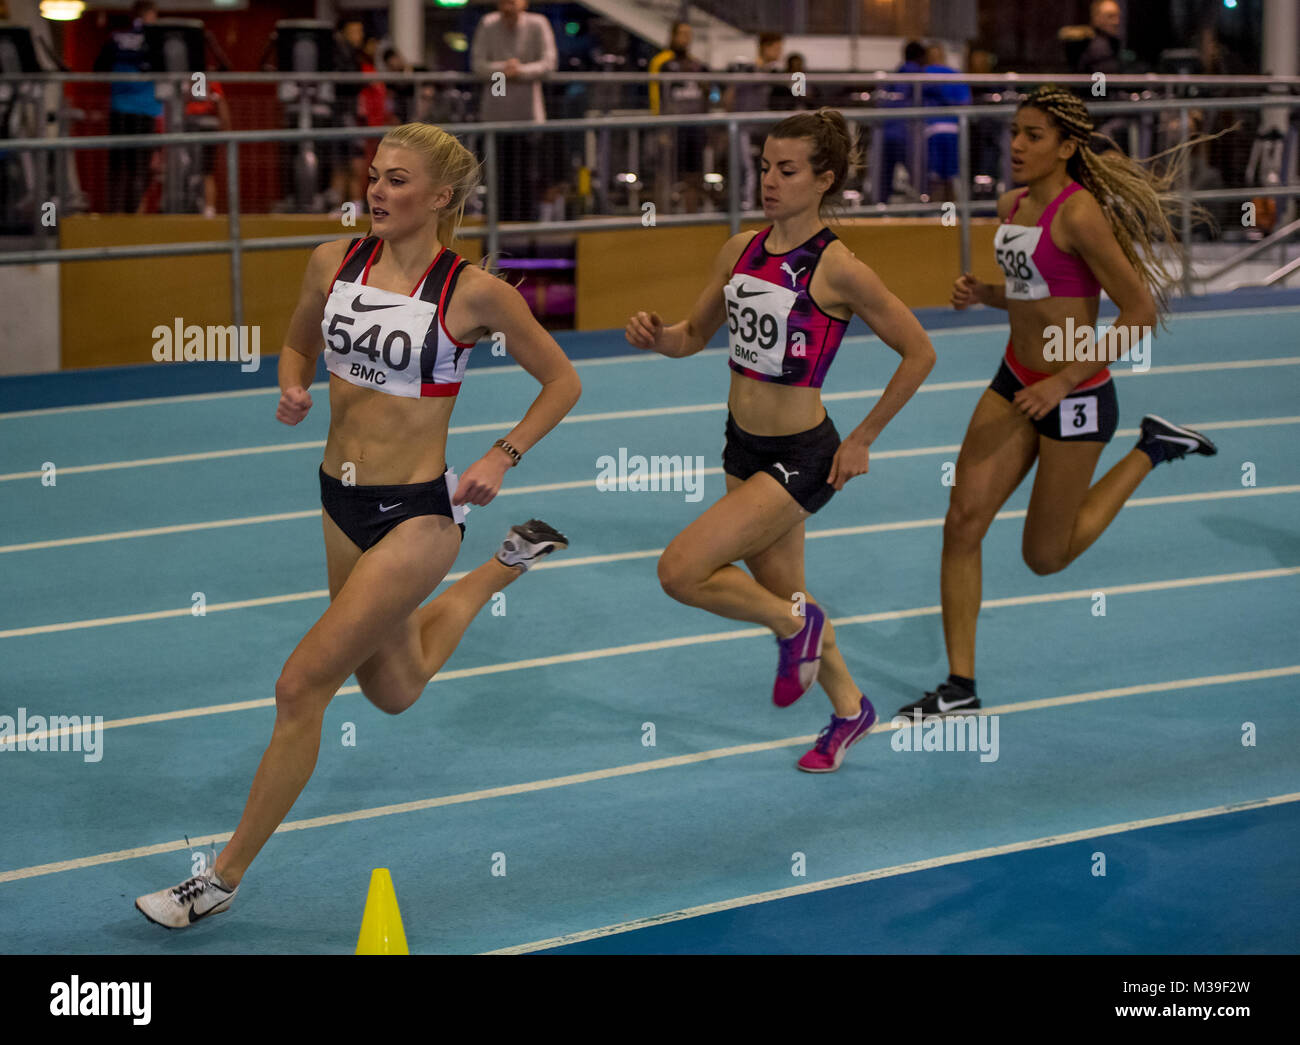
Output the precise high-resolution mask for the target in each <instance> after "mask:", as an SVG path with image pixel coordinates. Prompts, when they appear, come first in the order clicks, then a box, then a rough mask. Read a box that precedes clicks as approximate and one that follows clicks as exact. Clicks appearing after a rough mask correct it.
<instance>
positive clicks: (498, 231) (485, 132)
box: [0, 73, 1300, 325]
mask: <svg viewBox="0 0 1300 1045" xmlns="http://www.w3.org/2000/svg"><path fill="white" fill-rule="evenodd" d="M245 75H247V76H260V75H264V74H245ZM434 75H438V74H434ZM444 75H445V74H444ZM632 75H635V74H632ZM881 75H882V77H884V78H888V79H889V80H890V81H891V82H893V81H895V80H902V79H904V77H903V76H902V74H895V73H886V74H881ZM697 76H698V74H697ZM710 76H711V77H712V76H713V74H710ZM61 78H64V79H67V78H70V77H68V76H67V75H66V74H62V76H61ZM113 78H114V79H116V78H117V77H113ZM128 78H129V74H128ZM224 79H233V77H223V80H224ZM279 79H283V77H279ZM641 79H643V80H644V77H641ZM750 79H753V77H752V76H751V77H750ZM766 79H771V78H770V77H767V78H766ZM810 79H811V77H810ZM922 79H929V80H935V81H939V82H945V83H951V82H952V78H951V77H923V78H922ZM966 79H968V80H976V79H980V78H978V77H970V78H966ZM985 79H987V78H985ZM992 79H995V80H997V81H998V82H1006V81H1007V80H1008V77H1007V76H1002V77H994V78H992ZM1022 79H1023V80H1024V81H1027V80H1029V79H1031V78H1029V77H1025V78H1022ZM1038 79H1043V80H1047V81H1052V80H1054V79H1055V80H1060V79H1062V78H1052V77H1043V78H1038ZM1080 79H1084V80H1087V81H1089V82H1091V81H1090V78H1087V77H1083V78H1080ZM1116 79H1119V78H1116ZM1130 79H1132V78H1130ZM1137 79H1141V80H1146V79H1147V78H1137ZM1164 79H1165V80H1170V79H1174V80H1177V81H1178V82H1179V83H1185V82H1186V81H1192V80H1196V79H1198V78H1196V77H1186V78H1182V77H1179V78H1164ZM1202 79H1204V78H1202ZM1216 82H1218V83H1219V86H1222V83H1221V81H1216ZM1268 82H1269V83H1271V84H1274V85H1276V83H1277V81H1271V80H1270V81H1268ZM1284 86H1297V87H1300V78H1294V84H1292V83H1290V82H1288V83H1287V84H1285V85H1284ZM1240 108H1253V109H1258V110H1269V109H1282V110H1284V115H1285V117H1286V119H1287V124H1288V126H1289V127H1290V136H1289V145H1288V148H1289V149H1290V150H1291V157H1294V155H1295V138H1296V127H1295V122H1294V119H1293V116H1294V111H1295V110H1296V109H1297V108H1300V98H1297V97H1291V96H1289V95H1255V96H1247V97H1232V98H1210V97H1201V98H1196V99H1187V98H1171V99H1166V100H1150V101H1139V102H1132V101H1127V102H1096V103H1092V104H1090V106H1089V109H1090V111H1092V112H1093V113H1095V114H1096V115H1097V116H1098V117H1105V116H1108V115H1111V114H1114V115H1137V114H1160V113H1177V114H1179V129H1180V135H1181V138H1182V140H1186V138H1187V136H1188V132H1189V130H1190V119H1189V112H1190V110H1191V109H1196V110H1198V111H1200V112H1203V113H1210V112H1215V111H1218V110H1227V109H1240ZM840 111H841V112H842V113H843V115H844V117H845V118H846V120H848V121H849V122H850V123H853V124H859V125H865V126H866V127H871V126H872V125H874V124H877V123H881V122H884V121H896V120H905V121H924V120H934V119H935V118H937V117H944V118H950V119H951V120H952V121H954V122H955V123H956V124H957V155H958V161H959V170H958V173H957V177H956V179H955V192H956V199H955V200H952V201H950V203H951V204H952V205H954V211H953V213H955V216H956V218H957V225H958V231H959V237H958V239H959V251H960V263H961V268H962V271H967V270H969V268H970V258H971V243H970V219H971V218H972V217H973V216H974V215H975V214H976V212H979V213H988V212H990V211H992V210H994V209H995V207H996V203H995V201H993V200H986V201H979V200H974V199H972V195H971V163H970V152H971V150H970V144H971V124H972V121H975V120H984V119H991V120H999V121H1003V122H1007V121H1009V119H1010V117H1011V116H1012V114H1013V113H1014V106H1012V105H1007V104H1002V105H963V106H948V107H942V106H908V107H899V108H885V109H882V108H846V109H841V110H840ZM787 115H789V113H788V112H767V113H752V114H745V115H741V114H735V113H719V114H711V115H700V116H669V117H663V116H660V117H655V116H648V115H645V116H607V117H600V118H595V119H590V118H589V119H568V120H551V121H547V122H545V123H541V124H534V123H523V124H521V123H463V124H447V125H444V129H445V130H447V131H449V132H451V133H453V134H457V135H468V134H473V135H478V136H481V137H482V138H483V144H484V151H483V152H484V154H483V159H484V161H485V170H486V177H485V179H484V182H485V186H486V214H485V218H486V224H485V225H484V226H481V227H474V226H469V227H462V229H461V230H460V235H461V236H462V237H465V238H483V239H485V240H486V241H487V242H486V252H487V254H488V255H489V256H495V255H497V254H498V253H499V251H500V244H501V239H502V237H503V236H505V235H513V234H517V233H518V234H538V233H557V232H565V233H576V232H583V231H589V230H609V229H619V228H636V227H641V226H642V225H643V224H644V223H643V220H642V217H641V215H640V214H635V215H627V216H625V217H616V216H610V217H600V218H588V219H581V220H572V221H543V222H519V223H504V224H503V223H501V222H498V221H497V220H496V219H497V214H498V202H499V201H498V198H497V195H498V191H497V186H498V180H497V165H498V144H499V140H500V138H501V137H502V136H508V135H518V134H537V133H542V134H563V133H566V132H572V131H582V132H592V133H595V134H597V135H600V134H610V133H613V132H616V131H620V130H629V131H630V130H636V129H644V128H665V127H671V128H677V127H696V126H700V127H715V128H725V130H726V137H727V158H728V167H727V169H728V172H729V176H728V179H727V181H728V194H727V211H726V214H725V220H726V222H727V224H728V227H729V229H730V231H731V232H732V233H733V234H734V233H736V232H738V231H739V230H740V225H741V222H742V221H744V220H761V219H762V217H763V212H762V211H761V210H742V208H741V199H740V179H739V178H738V177H736V176H735V175H734V172H736V171H737V170H738V167H739V162H740V159H741V157H740V134H741V129H742V127H746V126H754V125H764V124H771V123H772V122H774V121H776V120H779V119H781V118H783V117H785V116H787ZM1097 122H1098V124H1100V123H1102V122H1103V121H1102V120H1101V119H1098V120H1097ZM389 129H391V128H388V127H366V128H357V127H341V128H314V129H310V130H264V131H238V132H234V131H232V132H202V133H181V134H165V135H156V134H150V135H134V136H94V137H76V138H65V139H53V138H23V139H8V140H0V149H3V150H4V151H8V152H18V153H62V152H66V151H70V150H84V149H101V148H131V147H134V148H148V149H156V148H159V147H165V146H172V145H175V146H185V145H217V144H223V145H225V146H226V147H227V148H226V170H225V177H226V190H227V193H228V202H229V207H228V211H229V212H228V235H227V238H226V239H225V240H213V241H204V242H195V243H171V244H143V245H136V246H121V247H95V248H82V249H53V246H52V238H53V230H51V229H42V230H38V231H39V232H40V233H41V234H42V235H43V237H44V239H45V245H44V246H43V247H42V248H39V249H35V250H24V251H9V252H0V265H16V264H34V263H48V262H61V261H86V260H104V259H111V258H141V257H165V256H176V255H191V254H220V253H228V254H229V255H230V279H231V313H232V316H233V319H234V322H235V324H236V325H241V324H242V321H243V254H244V253H245V252H247V251H259V250H282V249H286V248H301V247H312V246H316V245H318V244H320V243H322V242H326V241H327V240H329V239H333V238H337V234H333V233H332V234H328V235H306V236H276V237H262V238H257V239H249V240H245V239H241V237H240V217H241V214H240V206H239V204H240V199H239V171H240V147H241V146H242V145H253V144H257V143H265V142H276V143H296V142H305V141H332V140H352V139H356V138H358V137H363V136H364V137H367V138H377V137H379V136H381V135H382V134H383V133H385V132H386V131H387V130H389ZM1004 133H1005V132H1004ZM878 137H879V136H873V139H875V138H878ZM1293 166H1294V160H1293V159H1291V160H1288V161H1287V162H1285V163H1284V165H1283V168H1282V169H1283V171H1284V172H1285V171H1288V170H1290V169H1291V168H1292V167H1293ZM37 167H38V168H39V169H40V170H43V169H44V165H42V164H38V165H37ZM1284 176H1285V175H1284ZM1182 188H1183V190H1184V191H1183V192H1182V196H1183V199H1184V201H1185V202H1184V207H1183V213H1182V221H1181V241H1182V249H1183V251H1184V272H1185V276H1184V285H1183V291H1184V293H1187V294H1190V293H1192V289H1193V288H1192V277H1191V275H1190V265H1189V264H1187V261H1188V258H1187V253H1186V252H1187V250H1188V244H1189V242H1190V239H1191V229H1192V201H1200V202H1211V201H1234V202H1235V201H1244V200H1249V199H1252V198H1257V197H1281V198H1288V199H1290V198H1293V197H1295V196H1297V195H1300V185H1297V184H1295V183H1283V184H1272V185H1258V186H1246V187H1241V188H1235V189H1221V190H1200V191H1192V190H1191V189H1190V186H1189V185H1188V184H1186V182H1184V185H1183V186H1182ZM948 205H949V204H948V203H938V202H929V201H921V202H919V203H904V204H881V203H878V204H875V205H872V206H865V207H846V208H844V209H843V210H842V211H841V213H843V214H844V215H845V216H849V217H854V216H889V215H897V214H932V213H935V212H938V211H940V210H942V209H943V208H945V207H947V206H948ZM720 217H721V215H718V214H684V215H661V216H657V217H656V220H655V224H656V225H678V224H680V225H692V224H713V223H716V222H718V220H719V218H720ZM1242 260H1244V258H1243V259H1242ZM1234 263H1236V262H1234ZM1224 271H1226V269H1225V270H1224Z"/></svg>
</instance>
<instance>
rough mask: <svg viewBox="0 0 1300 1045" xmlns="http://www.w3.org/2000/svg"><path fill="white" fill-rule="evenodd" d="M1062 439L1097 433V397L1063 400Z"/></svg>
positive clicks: (1061, 411) (1061, 410) (1061, 409)
mask: <svg viewBox="0 0 1300 1045" xmlns="http://www.w3.org/2000/svg"><path fill="white" fill-rule="evenodd" d="M1060 413H1061V438H1062V439H1069V438H1070V437H1071V436H1074V435H1088V434H1089V433H1091V432H1095V431H1097V397H1096V396H1079V397H1077V398H1074V399H1062V400H1061V408H1060Z"/></svg>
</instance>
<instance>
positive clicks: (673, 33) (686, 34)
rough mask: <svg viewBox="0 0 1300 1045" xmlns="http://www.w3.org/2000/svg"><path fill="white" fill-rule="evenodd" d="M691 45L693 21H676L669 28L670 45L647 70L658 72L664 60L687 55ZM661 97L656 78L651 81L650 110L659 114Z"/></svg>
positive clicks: (651, 62)
mask: <svg viewBox="0 0 1300 1045" xmlns="http://www.w3.org/2000/svg"><path fill="white" fill-rule="evenodd" d="M690 47H691V23H690V22H674V23H673V24H672V26H671V27H670V28H669V30H668V46H667V47H665V48H664V49H663V50H662V51H660V52H659V53H658V54H657V55H655V56H654V57H653V58H651V59H650V64H649V65H648V66H647V67H646V72H648V73H651V74H653V73H657V72H658V71H659V69H660V68H661V67H662V66H663V64H664V62H670V61H672V60H673V59H674V58H676V57H678V56H681V57H685V55H686V52H687V51H689V50H690ZM661 101H662V99H661V98H660V97H659V84H658V83H656V82H655V81H654V80H651V81H650V111H651V112H652V113H654V115H656V116H659V115H660V114H661V113H662V111H663V110H662V108H661V105H660V103H661Z"/></svg>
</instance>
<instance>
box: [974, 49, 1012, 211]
mask: <svg viewBox="0 0 1300 1045" xmlns="http://www.w3.org/2000/svg"><path fill="white" fill-rule="evenodd" d="M997 62H998V59H997V55H995V54H993V52H992V51H985V50H983V49H981V48H978V47H972V48H971V49H970V57H969V58H968V59H967V60H966V70H967V72H970V73H976V74H980V75H987V74H989V73H992V72H994V71H995V67H996V66H997ZM1001 86H1002V85H1001V84H980V85H979V86H977V87H975V88H973V90H972V94H973V97H972V99H971V100H972V103H973V104H975V105H993V104H996V103H998V102H1000V101H1002V90H1001ZM1005 126H1006V124H1005V122H1004V121H1002V120H999V119H997V118H996V117H992V116H985V117H982V118H979V119H975V120H972V121H971V128H970V144H971V174H972V176H973V178H974V185H973V187H972V190H971V192H972V195H973V196H974V197H975V198H977V199H979V198H983V197H991V198H996V197H997V196H998V195H1000V194H1001V191H1002V190H1001V189H999V188H998V183H999V181H1000V180H1001V178H1002V130H1003V128H1004V127H1005Z"/></svg>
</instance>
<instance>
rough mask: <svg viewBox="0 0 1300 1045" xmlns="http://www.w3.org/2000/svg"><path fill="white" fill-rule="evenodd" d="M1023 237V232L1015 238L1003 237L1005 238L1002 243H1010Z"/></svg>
mask: <svg viewBox="0 0 1300 1045" xmlns="http://www.w3.org/2000/svg"><path fill="white" fill-rule="evenodd" d="M1023 235H1024V233H1023V232H1017V233H1016V234H1015V235H1014V236H1003V237H1002V242H1003V243H1010V242H1011V241H1012V240H1014V239H1019V238H1020V237H1021V236H1023Z"/></svg>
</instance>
